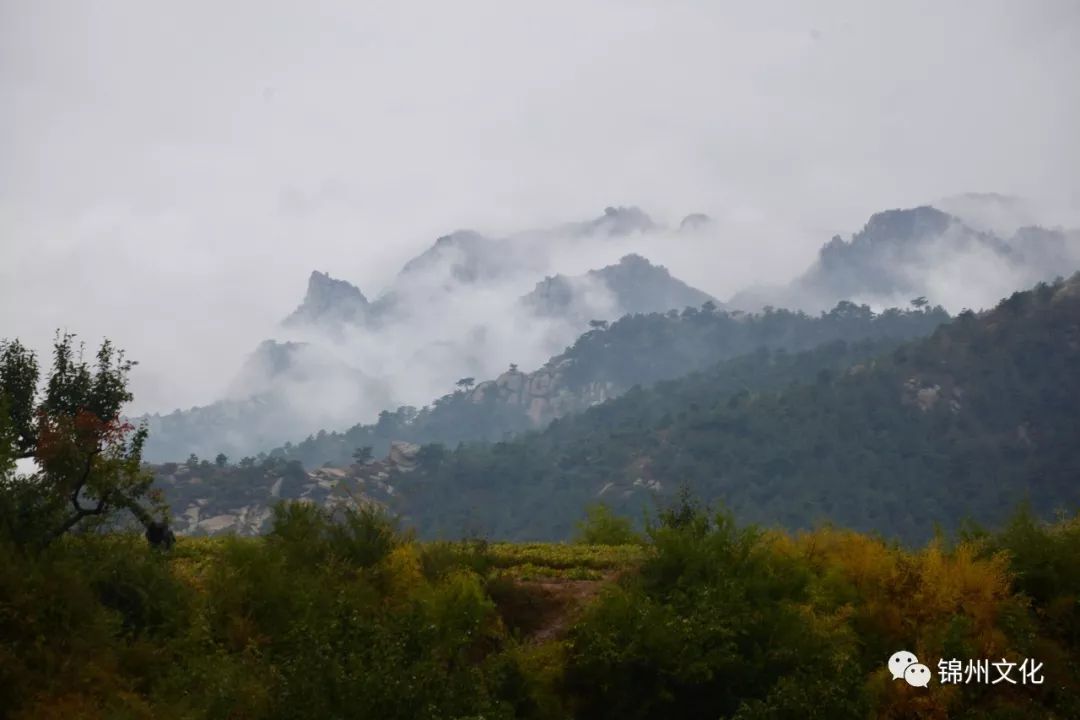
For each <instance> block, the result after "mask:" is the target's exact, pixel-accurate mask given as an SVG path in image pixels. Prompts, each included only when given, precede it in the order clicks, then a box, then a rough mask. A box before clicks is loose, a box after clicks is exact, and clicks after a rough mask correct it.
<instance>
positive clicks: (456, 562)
mask: <svg viewBox="0 0 1080 720" xmlns="http://www.w3.org/2000/svg"><path fill="white" fill-rule="evenodd" d="M1077 557H1080V521H1078V520H1070V521H1066V522H1061V523H1058V524H1056V525H1053V526H1048V525H1044V524H1042V523H1040V522H1038V521H1036V520H1035V519H1034V518H1032V517H1031V516H1030V515H1029V514H1020V515H1018V516H1017V518H1016V519H1015V520H1014V522H1013V523H1012V524H1011V525H1010V526H1008V527H1007V528H1006V530H1005V531H1004V532H1002V533H1000V534H988V533H985V532H982V531H979V530H977V529H969V530H968V533H967V535H965V539H964V541H963V542H959V543H957V544H955V545H947V544H944V543H941V542H934V543H931V544H930V545H928V546H927V547H925V548H923V549H921V550H917V551H907V550H904V549H901V548H898V547H895V546H892V545H889V544H886V543H884V542H883V541H881V540H879V539H875V538H871V537H868V536H863V535H859V534H857V533H853V532H847V531H838V530H819V531H816V532H813V533H808V534H801V535H796V536H790V535H786V534H777V533H770V532H762V531H760V530H758V529H755V528H752V527H738V526H736V525H735V524H734V522H733V521H732V520H731V518H730V516H728V515H727V514H724V513H710V512H708V511H706V510H704V509H702V508H699V507H697V506H696V505H694V504H693V503H692V502H688V501H684V502H683V503H682V504H681V505H676V506H673V507H672V508H670V509H668V510H665V511H663V512H661V513H660V514H659V515H658V516H657V517H656V518H655V519H654V520H653V521H652V522H651V523H650V527H649V531H648V535H647V538H646V543H645V545H643V546H642V545H634V546H627V547H603V546H588V545H548V546H545V545H536V544H534V545H506V544H501V545H487V544H485V543H483V542H481V541H469V542H457V543H418V542H416V541H414V540H413V539H412V538H410V537H409V536H408V535H404V534H402V533H400V532H398V531H397V530H395V528H394V526H393V525H392V523H391V522H390V521H388V520H387V519H386V518H384V517H383V516H381V515H379V514H377V513H374V512H371V511H369V510H356V511H348V512H344V511H342V512H339V513H338V514H337V515H336V516H333V517H331V516H330V515H329V514H327V513H326V512H325V511H321V510H318V509H316V508H314V507H312V506H310V505H305V504H293V505H286V506H279V507H278V509H277V510H276V513H275V525H274V530H273V531H272V532H271V533H270V534H269V535H268V536H265V537H262V538H249V539H239V538H203V539H192V538H182V539H181V540H180V541H179V543H178V544H177V546H176V547H175V548H174V549H173V550H172V551H171V552H169V553H161V552H156V551H154V550H153V549H151V548H149V547H148V546H147V545H146V544H145V543H143V542H141V540H139V539H138V538H135V537H132V536H126V535H116V534H113V535H104V536H102V535H78V536H67V537H65V538H63V539H62V540H61V541H60V542H57V543H54V544H53V545H51V546H50V547H49V548H47V549H46V550H45V551H44V552H41V553H27V552H24V551H23V550H21V549H20V548H18V547H17V546H15V545H13V544H12V543H10V542H8V541H2V542H0V707H2V708H3V709H4V714H5V716H6V717H11V718H15V719H17V720H21V719H24V718H33V719H34V720H37V719H39V718H45V719H47V718H65V719H66V718H96V717H122V718H155V719H156V718H201V717H207V718H225V717H228V718H282V717H284V718H318V719H319V720H323V719H324V718H333V717H358V718H380V719H382V718H385V719H392V718H407V719H409V720H412V719H414V718H439V719H440V720H441V719H449V718H535V719H538V720H539V719H550V720H555V719H562V718H569V717H575V718H608V717H610V718H620V719H622V718H630V719H632V718H655V717H672V718H674V717H678V718H710V719H711V720H714V719H715V718H739V719H740V720H747V719H749V718H792V719H795V718H798V719H799V720H802V719H803V718H840V719H843V718H860V719H861V718H866V717H877V718H939V717H953V718H1002V719H1004V718H1050V717H1057V718H1065V717H1076V716H1077V713H1078V712H1080V706H1078V705H1077V698H1080V675H1078V666H1077V663H1076V658H1077V652H1078V651H1080V645H1078V641H1080V636H1078V634H1077V629H1078V628H1080V610H1078V608H1080V606H1078V605H1077V603H1076V597H1077V592H1078V589H1080V567H1078V566H1077V562H1076V558H1077ZM899 648H905V649H909V650H911V651H912V652H915V653H917V654H918V656H919V657H920V658H922V659H923V661H924V662H927V663H928V664H929V665H930V666H931V667H932V668H935V672H936V660H937V659H938V658H952V657H958V658H983V657H992V658H995V659H998V658H1002V657H1004V658H1009V659H1010V660H1012V661H1017V662H1019V661H1020V660H1021V659H1023V658H1034V659H1037V660H1038V661H1040V662H1042V663H1043V665H1044V667H1043V673H1044V674H1045V682H1044V684H1041V685H1016V686H1011V685H1009V686H1005V685H988V684H983V685H977V684H976V685H959V686H949V685H941V684H940V683H938V682H936V681H935V682H934V683H932V684H931V686H930V687H929V688H925V689H924V688H913V687H909V686H907V685H906V684H905V683H903V682H902V681H900V682H898V681H893V680H891V679H890V676H889V673H888V671H887V669H886V666H885V661H886V660H887V658H888V656H889V655H890V654H891V653H892V652H894V651H895V650H897V649H899Z"/></svg>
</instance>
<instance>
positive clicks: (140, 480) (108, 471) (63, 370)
mask: <svg viewBox="0 0 1080 720" xmlns="http://www.w3.org/2000/svg"><path fill="white" fill-rule="evenodd" d="M74 341H75V335H74V334H73V333H59V332H58V333H57V335H56V339H55V341H54V343H53V363H52V368H51V370H50V371H49V373H48V376H47V377H46V378H45V380H44V383H43V385H44V392H39V386H41V385H42V383H41V382H40V379H41V378H40V372H39V367H38V362H37V358H36V356H35V355H34V353H33V352H32V351H30V350H29V349H27V348H26V347H25V346H23V345H22V344H21V343H20V342H19V341H18V340H14V341H10V342H9V341H6V340H5V341H0V407H2V409H3V410H4V415H5V417H4V422H3V426H4V428H6V430H3V429H0V440H2V441H3V444H4V445H5V449H4V450H3V451H0V458H2V457H3V456H9V457H10V458H13V459H30V458H32V459H33V460H35V461H36V463H37V466H38V470H37V471H36V472H34V473H31V474H29V475H17V476H16V475H13V474H12V473H11V472H10V470H8V471H7V472H4V481H3V482H0V507H3V509H4V510H5V513H4V514H5V516H6V525H7V527H6V528H5V529H6V531H7V533H8V534H9V535H10V536H11V537H12V538H13V539H14V540H15V541H16V542H18V543H20V544H24V545H27V546H35V545H36V546H44V545H48V544H49V543H51V542H52V541H54V540H56V539H57V538H59V537H61V536H63V535H64V534H66V533H67V532H69V531H71V530H73V529H75V528H77V527H80V526H84V525H87V524H89V523H91V522H99V523H103V522H109V521H114V520H118V519H120V517H121V516H122V515H123V514H124V512H125V511H126V512H127V513H130V514H131V515H133V516H134V517H135V519H136V520H137V521H138V522H139V523H140V524H141V525H142V526H143V527H144V528H145V530H146V537H147V540H149V541H150V542H151V544H154V545H158V546H169V545H171V544H172V542H173V540H174V537H173V533H172V531H171V530H169V527H168V513H167V508H166V507H165V505H164V503H163V502H162V501H161V499H160V497H159V496H158V495H157V494H156V493H153V492H152V491H151V483H152V482H153V475H152V474H151V473H149V472H147V471H146V470H144V469H143V467H142V448H143V444H144V443H145V442H146V435H147V430H146V428H145V426H143V427H139V428H136V427H134V426H133V425H131V424H130V423H128V422H126V421H124V420H122V419H121V417H120V410H121V408H122V407H123V406H124V405H125V404H126V403H128V402H130V401H131V399H132V394H131V392H130V390H129V389H128V375H129V373H130V371H131V369H132V368H133V367H134V366H135V363H134V362H132V361H130V360H126V359H125V358H124V353H123V352H121V351H117V350H116V349H115V348H114V347H113V345H112V343H111V342H110V341H108V340H105V341H104V342H103V343H102V344H101V348H100V349H99V350H98V352H97V355H96V363H95V365H94V367H93V368H91V366H90V364H89V363H88V362H86V361H85V360H84V359H83V348H82V346H81V345H80V346H79V347H78V348H77V349H76V347H75V344H74ZM0 464H2V463H0ZM4 470H5V468H3V467H0V472H3V471H4ZM9 511H10V512H9Z"/></svg>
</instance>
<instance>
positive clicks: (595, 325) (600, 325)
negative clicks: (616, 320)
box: [589, 320, 608, 330]
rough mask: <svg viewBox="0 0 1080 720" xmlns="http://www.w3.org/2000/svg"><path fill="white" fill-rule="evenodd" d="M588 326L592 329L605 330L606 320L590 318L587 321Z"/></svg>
mask: <svg viewBox="0 0 1080 720" xmlns="http://www.w3.org/2000/svg"><path fill="white" fill-rule="evenodd" d="M589 327H591V328H592V329H593V330H607V328H608V321H607V320H590V321H589Z"/></svg>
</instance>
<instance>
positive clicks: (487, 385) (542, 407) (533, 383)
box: [469, 358, 622, 427]
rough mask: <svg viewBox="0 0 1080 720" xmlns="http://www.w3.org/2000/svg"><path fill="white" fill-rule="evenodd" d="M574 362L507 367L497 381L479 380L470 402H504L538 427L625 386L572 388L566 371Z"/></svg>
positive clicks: (593, 384)
mask: <svg viewBox="0 0 1080 720" xmlns="http://www.w3.org/2000/svg"><path fill="white" fill-rule="evenodd" d="M572 362H573V361H572V360H571V359H569V358H561V359H557V360H556V361H553V362H549V363H548V364H546V365H544V366H543V367H542V368H540V369H539V370H536V371H535V372H532V373H523V372H521V371H519V370H517V369H512V370H508V371H507V372H505V373H503V374H502V375H499V376H498V377H497V378H495V379H494V380H488V381H485V382H482V383H480V384H479V385H477V386H476V387H475V388H473V389H472V391H471V392H470V393H469V400H470V402H473V403H477V404H486V403H501V404H506V405H512V406H518V407H521V408H522V409H523V410H524V411H525V414H526V415H527V416H528V417H529V420H530V421H531V422H532V424H533V425H534V426H535V427H541V426H543V425H545V424H546V423H548V422H550V421H551V420H553V419H555V418H557V417H561V416H563V415H566V414H568V413H572V412H578V411H580V410H583V409H585V408H587V407H590V406H592V405H597V404H599V403H602V402H604V401H605V400H609V399H611V398H613V397H615V396H616V395H618V394H619V393H620V392H621V391H622V388H618V387H616V386H615V384H614V383H612V382H591V383H588V384H586V385H585V386H583V387H571V386H570V385H569V384H568V383H567V381H566V375H565V372H564V370H565V369H566V368H567V367H569V366H570V364H571V363H572Z"/></svg>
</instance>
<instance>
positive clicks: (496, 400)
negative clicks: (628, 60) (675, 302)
mask: <svg viewBox="0 0 1080 720" xmlns="http://www.w3.org/2000/svg"><path fill="white" fill-rule="evenodd" d="M947 320H948V315H946V314H945V313H944V311H942V310H941V309H940V308H935V309H930V308H925V309H922V310H907V311H899V310H890V311H888V312H886V313H881V314H876V313H873V312H871V311H870V310H869V308H866V307H856V306H854V305H851V304H850V303H847V304H844V305H841V306H839V307H837V308H836V309H834V311H832V312H830V313H827V314H823V315H821V316H820V317H809V316H806V315H803V314H801V313H792V312H787V311H773V312H769V313H764V314H761V315H746V314H743V313H727V312H724V311H721V310H717V309H715V308H714V309H706V310H696V309H687V310H685V311H683V312H682V313H678V312H671V313H666V314H660V313H654V314H650V315H631V316H626V317H624V318H622V319H621V320H619V321H617V322H615V323H613V324H612V325H610V326H609V327H606V328H596V329H594V330H591V331H590V332H588V333H586V334H585V335H583V336H581V337H580V338H579V339H578V341H577V342H576V343H575V344H574V345H573V346H572V347H570V348H567V350H566V351H565V352H564V353H562V354H560V355H558V356H556V357H554V358H552V359H551V360H550V361H549V362H548V363H546V364H545V365H544V366H543V367H541V368H540V369H538V370H536V371H534V372H531V373H525V372H522V371H520V370H518V369H517V368H516V367H513V368H511V369H509V370H507V371H506V372H504V373H502V374H501V375H499V376H498V377H497V378H495V379H494V380H489V381H485V382H481V383H479V384H475V385H468V386H466V385H463V386H462V389H459V390H458V391H457V392H454V393H452V394H449V395H445V396H443V397H441V398H439V399H438V400H436V401H435V402H434V403H432V404H431V405H430V406H428V407H425V408H422V409H420V410H417V409H416V408H413V407H401V408H398V409H397V410H396V411H394V412H389V411H384V412H382V413H380V414H379V419H378V422H377V423H374V424H371V425H356V426H355V427H353V428H351V429H349V430H347V431H345V432H342V433H336V432H325V431H321V432H319V433H317V434H315V435H312V436H310V437H308V438H307V439H306V440H304V441H302V442H299V443H297V444H295V445H293V444H291V443H286V444H285V445H284V446H283V447H280V448H278V449H276V450H273V451H272V452H270V453H269V456H268V457H267V456H265V455H262V456H260V457H259V458H250V457H249V458H244V459H242V460H241V462H240V464H239V465H237V466H235V468H236V473H235V474H234V475H230V474H229V473H230V472H231V471H230V470H217V469H212V468H210V467H209V464H208V463H202V464H197V467H198V468H200V470H199V472H194V471H192V472H190V473H189V472H187V471H183V472H180V473H179V474H177V472H176V471H175V469H173V470H168V469H163V467H165V466H159V467H158V470H157V475H158V480H159V483H160V484H161V486H162V487H163V489H164V490H165V492H166V495H167V497H168V499H169V501H170V503H171V504H173V506H174V507H176V508H188V507H190V506H191V505H193V504H199V507H202V508H203V510H202V511H201V512H202V515H201V516H202V517H217V516H226V515H227V516H232V517H234V519H236V522H237V523H240V524H241V525H242V524H243V523H241V522H240V519H239V518H240V517H241V515H242V516H243V517H245V518H264V517H266V516H267V513H268V507H269V505H270V503H272V502H273V501H274V498H275V497H277V496H276V495H273V494H270V493H269V488H271V487H272V486H273V483H274V478H275V477H276V475H275V474H274V473H270V474H266V473H263V474H262V475H259V474H257V473H255V471H254V470H252V468H258V467H262V466H263V465H264V464H265V463H267V462H269V463H270V466H269V467H270V468H280V467H285V465H288V464H289V463H294V465H291V467H293V468H294V470H292V471H291V472H293V473H294V474H295V476H296V477H297V478H298V482H301V483H302V484H303V483H307V484H309V485H310V484H312V483H315V484H317V483H318V479H317V478H315V475H312V473H315V474H318V473H323V474H325V472H329V471H328V470H327V468H325V467H323V466H324V465H326V464H329V465H332V466H334V467H337V468H339V469H340V470H341V474H340V475H339V479H341V478H345V477H346V476H348V477H354V476H356V473H355V472H354V470H353V469H351V468H352V467H353V462H352V456H353V452H354V451H355V450H356V449H357V448H363V447H365V446H370V447H371V448H372V449H373V452H374V454H375V455H383V454H385V453H387V452H389V453H390V456H389V458H390V459H392V458H393V456H394V454H395V452H394V450H393V448H394V447H395V443H411V444H417V445H419V444H426V445H425V447H426V448H427V449H428V450H427V452H429V453H430V452H440V451H439V450H438V449H437V448H439V447H440V446H439V445H432V444H431V443H443V444H445V445H447V446H450V447H453V446H456V445H457V444H458V443H460V442H464V441H475V440H482V439H487V440H500V439H506V438H508V437H510V436H512V435H513V434H514V433H519V432H523V431H527V430H530V429H533V428H539V427H543V426H544V425H546V424H547V423H548V422H550V421H551V420H552V419H554V418H558V417H566V416H567V415H570V414H572V413H576V412H581V411H583V410H586V409H588V408H590V407H592V406H594V405H597V404H600V403H603V402H604V401H605V400H608V399H610V398H613V397H617V396H620V395H623V394H624V393H626V392H627V391H631V390H632V388H634V387H635V386H641V385H652V384H654V383H656V382H657V381H660V380H665V379H670V378H674V377H679V376H682V375H685V374H686V373H689V372H692V371H695V370H700V369H703V368H707V367H711V366H713V365H714V364H715V363H716V362H717V361H719V360H729V359H731V358H734V357H736V356H742V355H744V354H746V353H753V352H754V351H755V350H757V349H759V348H761V349H766V348H772V349H775V350H777V351H778V352H779V351H781V350H783V351H797V350H802V349H806V348H812V347H815V346H818V345H821V344H822V343H826V344H828V343H831V342H836V341H838V340H841V339H845V340H846V341H848V342H849V343H850V345H848V344H845V345H843V350H842V351H840V352H839V354H835V353H833V354H830V353H832V351H829V353H826V354H825V355H823V356H822V357H821V359H820V360H819V361H818V362H819V364H818V365H814V368H813V371H814V372H816V371H817V369H819V366H820V367H833V366H834V365H837V364H843V363H844V362H854V361H855V360H856V359H864V358H865V357H868V356H870V355H872V354H873V353H874V352H875V350H876V351H877V352H884V351H885V349H891V348H893V347H895V346H896V345H897V344H898V343H899V342H901V341H903V340H907V339H910V338H912V337H922V336H925V335H926V334H928V333H930V332H932V331H933V329H934V328H935V327H937V326H938V325H940V324H941V323H942V322H945V321H947ZM733 362H734V361H733ZM740 363H742V364H740ZM723 367H725V368H728V369H727V370H723V371H720V370H718V371H717V372H722V373H725V374H724V377H725V378H727V382H730V383H733V385H732V387H733V388H735V389H738V388H742V387H744V386H745V385H746V383H758V384H766V385H768V384H770V383H786V382H790V381H791V379H792V378H793V377H795V376H786V375H784V374H783V372H779V371H776V370H774V369H768V366H767V365H766V366H763V367H764V369H765V374H762V375H760V376H759V375H754V374H753V373H755V372H758V371H759V367H758V362H757V360H756V359H754V356H752V357H751V361H750V362H749V364H747V363H743V362H742V361H739V362H735V363H734V364H732V365H730V366H729V365H725V366H723ZM804 375H805V373H804ZM799 377H802V376H799ZM564 422H565V421H564ZM267 447H269V446H267ZM432 448H436V449H435V450H432ZM233 460H234V461H236V460H237V456H233ZM380 462H382V461H380ZM398 465H400V463H394V467H397V466H398ZM231 467H233V466H230V468H231ZM305 467H306V468H309V469H310V470H309V472H308V475H310V476H311V477H312V478H315V479H308V480H304V479H303V478H304V472H305V471H304V468H305ZM372 467H376V468H378V467H380V466H379V464H378V462H377V463H373V464H372ZM335 472H337V471H335ZM210 474H213V476H214V477H217V478H219V479H220V481H217V480H215V482H216V483H218V484H217V485H211V484H208V481H207V479H206V478H207V477H208V475H210ZM391 475H393V473H391ZM319 477H322V476H321V475H320V476H319ZM229 478H231V480H230V479H229ZM230 482H231V483H233V486H232V487H233V489H231V490H229V491H228V492H225V493H224V494H221V492H222V491H221V490H220V489H219V488H222V487H225V485H227V484H228V483H230ZM384 484H386V485H387V487H382V486H380V490H379V492H378V493H377V494H376V496H375V497H374V499H375V500H376V501H379V502H383V501H384V500H385V496H393V494H394V491H395V489H396V484H395V482H394V481H393V480H390V481H386V482H385V483H384ZM324 489H327V488H324ZM365 492H366V491H365ZM237 493H239V494H237ZM312 497H313V499H315V500H320V499H325V496H320V495H318V494H316V495H315V496H312ZM241 500H242V501H243V502H241ZM177 512H178V513H181V512H186V510H181V509H178V510H177ZM207 513H210V514H209V515H207ZM177 521H178V524H179V526H180V527H182V528H187V527H189V525H190V522H191V521H190V520H183V519H182V518H178V520H177ZM222 522H223V521H222ZM245 522H247V521H245ZM260 522H261V521H260ZM425 522H427V521H426V520H425ZM249 524H250V523H249ZM436 526H439V527H441V525H438V524H436V525H433V526H432V527H436ZM245 527H247V526H245ZM204 529H205V528H204ZM249 529H250V528H249Z"/></svg>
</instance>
